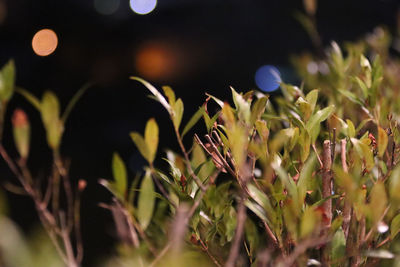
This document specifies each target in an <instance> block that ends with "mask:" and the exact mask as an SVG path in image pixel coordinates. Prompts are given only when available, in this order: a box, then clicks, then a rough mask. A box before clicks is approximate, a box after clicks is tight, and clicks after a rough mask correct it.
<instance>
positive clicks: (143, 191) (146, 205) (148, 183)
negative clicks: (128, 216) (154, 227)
mask: <svg viewBox="0 0 400 267" xmlns="http://www.w3.org/2000/svg"><path fill="white" fill-rule="evenodd" d="M155 200H156V198H155V194H154V184H153V180H152V178H151V175H150V171H146V174H145V176H144V177H143V180H142V183H141V184H140V194H139V198H138V208H137V214H136V216H137V219H138V220H139V223H140V226H141V227H142V229H143V230H146V228H147V227H148V226H149V224H150V221H151V218H152V216H153V211H154V205H155Z"/></svg>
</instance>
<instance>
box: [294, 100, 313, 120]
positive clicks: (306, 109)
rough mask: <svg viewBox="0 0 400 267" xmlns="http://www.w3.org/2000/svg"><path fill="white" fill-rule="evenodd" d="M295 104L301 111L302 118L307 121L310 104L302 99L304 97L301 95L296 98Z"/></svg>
mask: <svg viewBox="0 0 400 267" xmlns="http://www.w3.org/2000/svg"><path fill="white" fill-rule="evenodd" d="M295 105H296V106H297V107H298V109H299V110H300V112H301V113H302V114H300V115H302V118H303V120H304V121H308V119H309V118H310V116H311V114H312V109H311V105H310V104H309V103H308V102H307V101H306V100H304V98H302V97H301V96H300V97H299V98H298V99H297V100H296V103H295Z"/></svg>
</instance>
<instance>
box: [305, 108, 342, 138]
mask: <svg viewBox="0 0 400 267" xmlns="http://www.w3.org/2000/svg"><path fill="white" fill-rule="evenodd" d="M334 110H335V106H334V105H331V106H329V107H326V108H324V109H321V110H319V111H317V112H316V113H315V114H314V115H312V116H311V117H310V120H309V121H308V122H307V123H306V129H307V131H308V132H309V133H311V132H312V129H313V128H314V127H315V126H316V125H319V124H320V123H321V122H323V121H324V120H326V119H327V118H329V116H330V115H331V114H332V113H333V111H334Z"/></svg>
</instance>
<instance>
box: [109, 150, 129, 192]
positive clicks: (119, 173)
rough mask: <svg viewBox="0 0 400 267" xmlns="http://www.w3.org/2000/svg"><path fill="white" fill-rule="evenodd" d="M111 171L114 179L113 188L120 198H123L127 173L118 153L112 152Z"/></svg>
mask: <svg viewBox="0 0 400 267" xmlns="http://www.w3.org/2000/svg"><path fill="white" fill-rule="evenodd" d="M112 172H113V176H114V180H115V188H116V190H117V192H118V193H119V195H120V197H121V198H124V196H125V193H126V188H127V180H128V177H127V173H126V167H125V164H124V162H123V161H122V159H121V157H120V156H119V155H118V153H114V154H113V159H112Z"/></svg>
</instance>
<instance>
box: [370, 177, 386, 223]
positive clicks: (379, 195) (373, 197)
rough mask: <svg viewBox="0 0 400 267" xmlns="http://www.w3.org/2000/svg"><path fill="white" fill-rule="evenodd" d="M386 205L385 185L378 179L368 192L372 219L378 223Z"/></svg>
mask: <svg viewBox="0 0 400 267" xmlns="http://www.w3.org/2000/svg"><path fill="white" fill-rule="evenodd" d="M386 207H387V197H386V190H385V185H384V184H383V183H382V182H381V181H379V182H377V183H375V185H374V186H373V187H372V190H371V193H370V210H371V215H372V220H373V221H374V222H375V223H378V222H379V221H380V220H381V217H382V214H383V213H384V211H385V209H386Z"/></svg>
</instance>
